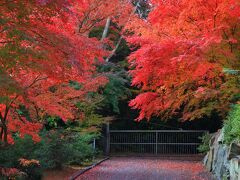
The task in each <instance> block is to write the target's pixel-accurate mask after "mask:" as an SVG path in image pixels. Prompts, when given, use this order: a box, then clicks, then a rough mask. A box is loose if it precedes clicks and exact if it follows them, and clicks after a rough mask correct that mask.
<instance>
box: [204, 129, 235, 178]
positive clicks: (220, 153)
mask: <svg viewBox="0 0 240 180" xmlns="http://www.w3.org/2000/svg"><path fill="white" fill-rule="evenodd" d="M223 138H224V134H223V130H219V131H218V132H217V133H215V134H213V136H212V138H211V140H210V143H209V147H210V150H209V152H208V153H207V155H206V156H205V158H204V165H205V166H206V168H207V170H208V171H210V172H212V173H213V175H214V176H215V178H216V179H217V180H225V179H226V180H228V179H230V180H240V144H237V143H232V144H231V145H230V146H227V145H225V144H224V143H223Z"/></svg>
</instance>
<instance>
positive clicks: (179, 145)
mask: <svg viewBox="0 0 240 180" xmlns="http://www.w3.org/2000/svg"><path fill="white" fill-rule="evenodd" d="M204 133H206V131H202V130H194V131H193V130H111V131H110V137H109V141H110V142H109V144H110V153H111V154H116V153H127V154H128V153H135V154H136V153H139V154H155V155H158V154H197V153H198V150H197V147H198V146H199V144H200V143H201V140H200V139H199V137H201V136H202V135H203V134H204Z"/></svg>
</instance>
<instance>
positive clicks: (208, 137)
mask: <svg viewBox="0 0 240 180" xmlns="http://www.w3.org/2000/svg"><path fill="white" fill-rule="evenodd" d="M211 137H212V136H211V135H210V134H209V133H205V134H204V135H203V136H202V137H199V138H200V139H201V140H202V144H201V145H199V146H198V151H199V152H200V153H207V152H208V151H209V150H210V147H209V141H210V140H211Z"/></svg>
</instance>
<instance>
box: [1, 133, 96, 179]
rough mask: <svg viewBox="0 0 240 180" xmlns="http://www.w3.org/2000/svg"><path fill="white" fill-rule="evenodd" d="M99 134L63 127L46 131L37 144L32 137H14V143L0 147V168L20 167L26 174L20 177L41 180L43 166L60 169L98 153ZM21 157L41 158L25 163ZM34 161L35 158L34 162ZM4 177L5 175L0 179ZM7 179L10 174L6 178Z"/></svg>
mask: <svg viewBox="0 0 240 180" xmlns="http://www.w3.org/2000/svg"><path fill="white" fill-rule="evenodd" d="M96 136H97V135H96V133H80V132H71V131H66V130H64V129H62V130H54V131H53V130H52V131H43V132H42V134H41V137H42V140H41V142H39V143H34V142H33V141H32V139H31V137H29V136H25V138H23V139H21V138H17V137H16V138H15V144H14V145H11V146H8V147H5V148H0V167H2V168H17V169H18V170H20V171H21V172H23V173H24V174H26V175H27V176H26V178H25V177H24V176H23V177H22V178H21V179H29V180H33V179H34V180H38V179H41V176H42V171H43V170H44V169H53V168H55V169H56V168H61V167H62V166H63V165H67V164H71V165H80V164H83V163H84V162H86V161H91V160H92V159H93V157H94V155H95V152H94V150H93V148H92V140H93V138H95V137H96ZM20 159H26V160H29V161H30V162H31V160H36V161H37V162H38V161H39V164H37V163H36V164H30V165H27V166H24V165H22V164H21V163H20V161H19V160H20ZM34 162H35V161H34ZM1 178H2V179H4V178H3V176H2V177H1V174H0V179H1ZM6 179H7V177H6Z"/></svg>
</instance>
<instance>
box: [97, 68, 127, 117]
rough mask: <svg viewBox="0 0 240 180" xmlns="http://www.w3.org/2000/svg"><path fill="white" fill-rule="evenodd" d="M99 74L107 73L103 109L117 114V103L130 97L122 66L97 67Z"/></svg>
mask: <svg viewBox="0 0 240 180" xmlns="http://www.w3.org/2000/svg"><path fill="white" fill-rule="evenodd" d="M98 71H99V72H105V73H107V76H108V79H109V82H108V84H107V85H106V86H105V88H104V89H103V97H104V101H103V103H102V104H103V107H104V109H111V110H112V111H113V112H114V113H119V101H120V100H124V99H125V100H126V99H127V98H128V97H129V96H130V95H131V93H130V89H129V87H130V79H129V77H128V75H127V72H126V71H125V70H124V68H123V67H122V65H121V64H120V63H119V65H116V64H112V63H108V64H105V65H102V66H99V67H98Z"/></svg>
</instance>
